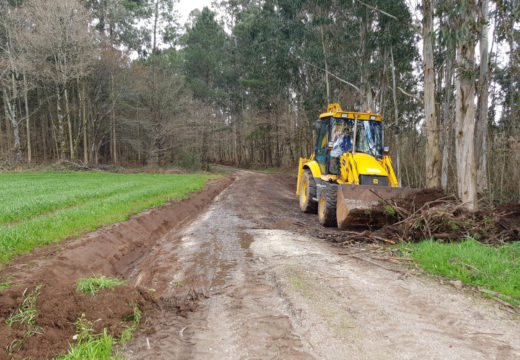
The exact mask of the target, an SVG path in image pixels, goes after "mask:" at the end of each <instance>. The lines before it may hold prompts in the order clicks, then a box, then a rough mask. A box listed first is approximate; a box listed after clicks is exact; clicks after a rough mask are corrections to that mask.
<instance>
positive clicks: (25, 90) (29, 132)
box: [23, 71, 32, 164]
mask: <svg viewBox="0 0 520 360" xmlns="http://www.w3.org/2000/svg"><path fill="white" fill-rule="evenodd" d="M27 92H28V89H27V79H26V77H25V71H24V73H23V99H24V103H25V126H26V128H27V163H28V164H30V163H31V160H32V148H31V124H30V121H29V102H28V101H27Z"/></svg>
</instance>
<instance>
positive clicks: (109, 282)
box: [76, 275, 125, 294]
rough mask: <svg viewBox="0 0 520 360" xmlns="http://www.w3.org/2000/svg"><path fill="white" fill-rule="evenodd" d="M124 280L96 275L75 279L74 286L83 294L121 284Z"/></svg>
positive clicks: (93, 292)
mask: <svg viewBox="0 0 520 360" xmlns="http://www.w3.org/2000/svg"><path fill="white" fill-rule="evenodd" d="M124 283H125V281H124V280H119V279H115V278H110V277H106V276H104V275H96V276H94V277H91V278H81V279H78V280H77V281H76V288H77V290H78V291H81V292H83V293H85V294H95V293H97V292H99V291H100V290H102V289H109V288H112V287H114V286H118V285H123V284H124Z"/></svg>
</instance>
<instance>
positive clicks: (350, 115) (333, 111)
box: [320, 104, 381, 121]
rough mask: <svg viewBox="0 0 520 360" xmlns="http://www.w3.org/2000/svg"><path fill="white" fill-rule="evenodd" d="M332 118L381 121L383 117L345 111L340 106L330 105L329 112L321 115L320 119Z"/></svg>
mask: <svg viewBox="0 0 520 360" xmlns="http://www.w3.org/2000/svg"><path fill="white" fill-rule="evenodd" d="M331 116H332V117H336V118H343V119H355V118H356V117H357V119H358V120H372V121H381V115H379V114H372V113H360V112H355V111H343V110H342V109H341V106H339V104H330V105H329V106H328V108H327V112H326V113H323V114H321V115H320V119H323V118H327V117H331Z"/></svg>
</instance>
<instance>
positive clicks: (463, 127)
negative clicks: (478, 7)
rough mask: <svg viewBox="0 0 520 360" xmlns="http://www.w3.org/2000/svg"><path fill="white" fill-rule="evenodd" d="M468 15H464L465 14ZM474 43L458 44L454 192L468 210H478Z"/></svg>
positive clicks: (469, 41) (462, 41) (467, 41)
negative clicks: (455, 178)
mask: <svg viewBox="0 0 520 360" xmlns="http://www.w3.org/2000/svg"><path fill="white" fill-rule="evenodd" d="M466 16H467V15H466ZM474 55H475V44H474V42H472V41H471V40H466V41H464V40H461V42H460V43H459V44H458V45H457V63H458V66H457V68H458V74H457V77H456V83H455V84H456V85H455V86H456V94H457V95H456V110H455V151H456V159H457V192H458V195H459V197H460V199H461V200H462V202H463V203H464V206H465V207H466V208H467V209H468V210H470V211H476V210H478V202H477V167H476V162H475V140H474V136H475V104H474V99H475V81H474V80H473V79H472V78H471V77H470V76H468V74H471V73H472V71H473V70H474V69H473V61H474Z"/></svg>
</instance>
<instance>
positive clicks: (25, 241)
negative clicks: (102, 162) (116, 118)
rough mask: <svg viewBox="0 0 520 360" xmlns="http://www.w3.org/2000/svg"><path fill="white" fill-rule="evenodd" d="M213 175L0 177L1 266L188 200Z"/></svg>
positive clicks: (47, 173)
mask: <svg viewBox="0 0 520 360" xmlns="http://www.w3.org/2000/svg"><path fill="white" fill-rule="evenodd" d="M212 177H214V176H211V175H202V174H195V175H186V174H172V175H164V174H111V173H97V172H82V173H67V172H44V173H0V262H2V261H6V260H9V259H10V258H12V257H14V256H17V255H21V254H23V253H26V252H28V251H31V250H32V249H34V248H35V247H38V246H42V245H46V244H49V243H51V242H55V241H59V240H60V239H64V238H67V237H69V236H77V235H80V234H82V233H84V232H87V231H91V230H94V229H96V228H98V227H100V226H104V225H108V224H112V223H115V222H119V221H124V220H126V219H128V217H129V216H130V215H132V214H136V213H138V212H140V211H142V210H144V209H147V208H150V207H152V206H156V205H161V204H163V203H164V202H165V201H166V200H170V199H182V198H186V197H187V195H188V194H189V193H191V192H194V191H198V190H200V189H201V188H202V187H203V186H204V184H205V183H206V181H207V180H208V179H210V178H212Z"/></svg>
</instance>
